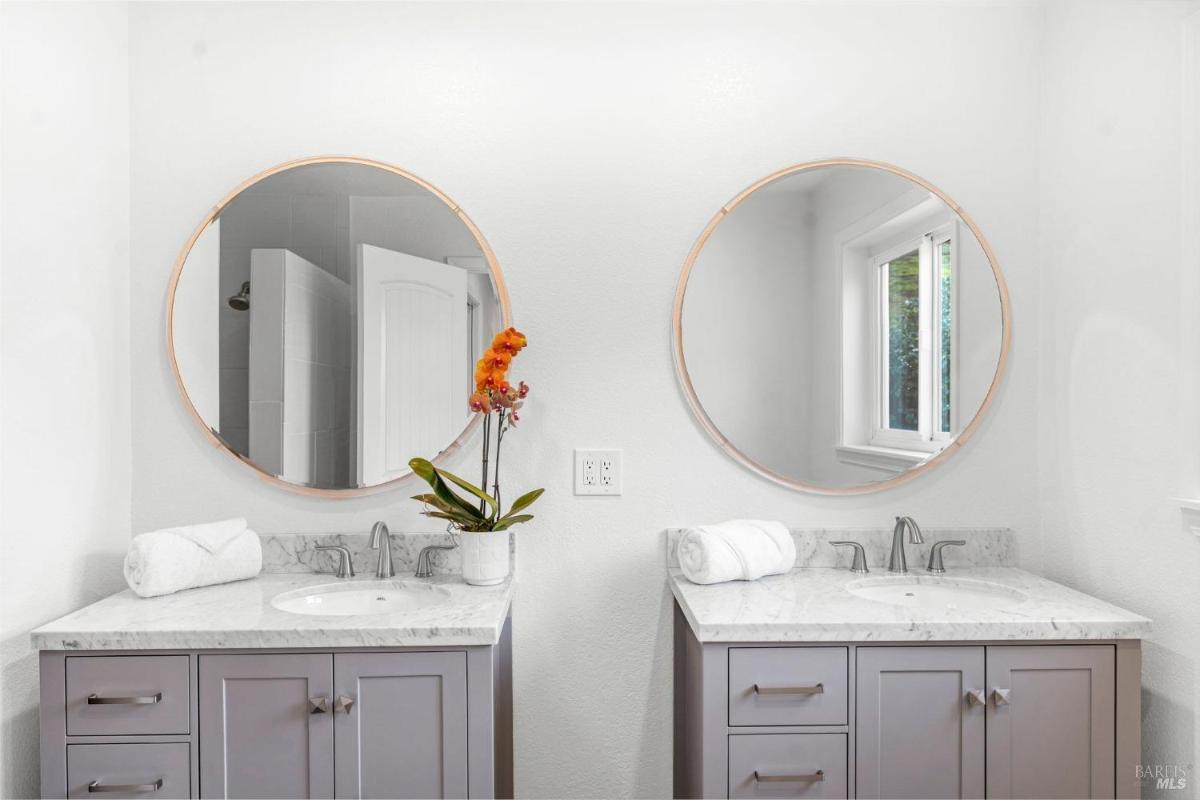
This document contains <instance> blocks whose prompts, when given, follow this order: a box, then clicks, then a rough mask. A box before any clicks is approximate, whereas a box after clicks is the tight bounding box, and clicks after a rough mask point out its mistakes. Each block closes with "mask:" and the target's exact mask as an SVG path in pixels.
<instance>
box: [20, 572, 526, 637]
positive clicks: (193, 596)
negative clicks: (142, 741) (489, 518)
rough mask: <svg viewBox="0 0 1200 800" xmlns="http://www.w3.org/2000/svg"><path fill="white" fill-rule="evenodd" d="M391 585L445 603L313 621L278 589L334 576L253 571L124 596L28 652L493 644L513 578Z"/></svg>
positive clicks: (55, 626) (84, 612) (68, 621)
mask: <svg viewBox="0 0 1200 800" xmlns="http://www.w3.org/2000/svg"><path fill="white" fill-rule="evenodd" d="M396 580H397V581H417V582H421V583H434V584H436V585H437V586H439V587H443V588H444V589H445V590H446V593H447V595H448V599H447V601H446V602H444V603H438V604H435V605H429V606H424V607H419V608H415V609H411V610H407V611H404V612H402V613H395V614H371V615H356V616H324V615H322V616H318V615H308V614H295V613H291V612H287V611H280V610H278V609H276V608H275V607H274V606H272V605H271V600H272V598H274V597H275V596H276V595H278V594H280V593H281V592H288V591H293V590H296V589H303V588H306V587H311V586H319V585H324V584H337V585H338V586H345V585H347V584H352V583H355V582H374V581H375V578H374V577H360V578H351V579H348V580H338V579H336V578H334V577H332V576H331V575H323V574H313V573H308V574H301V573H292V574H262V575H259V576H258V577H256V578H252V579H250V580H245V581H237V582H235V583H225V584H221V585H219V586H206V587H204V588H202V589H189V590H187V591H183V592H178V593H176V594H170V595H165V596H163V597H153V598H140V597H138V596H137V595H136V594H134V593H133V592H132V591H130V590H128V589H127V590H125V591H123V592H119V593H117V594H114V595H112V596H111V597H107V598H105V599H104V600H100V601H99V602H96V603H93V604H91V605H90V606H86V607H85V608H81V609H80V610H78V611H75V612H73V613H71V614H68V615H67V616H65V617H62V618H60V619H57V620H55V621H54V622H50V623H48V624H46V625H43V626H42V627H40V628H38V629H36V630H34V631H33V632H32V633H31V634H30V638H31V640H32V646H33V648H34V649H35V650H121V649H131V650H160V649H186V650H200V649H208V648H234V647H245V648H258V647H412V646H421V645H434V646H440V645H492V644H495V643H496V642H497V641H499V639H500V632H501V630H502V629H503V627H504V620H505V618H506V617H507V616H508V611H509V607H510V606H511V604H512V595H513V585H512V579H511V578H510V579H509V580H507V581H505V582H504V583H502V584H500V585H498V586H468V585H467V584H466V583H464V582H463V580H462V578H461V576H458V575H446V576H440V577H435V578H431V579H416V578H413V576H412V575H411V574H408V575H403V574H397V576H396Z"/></svg>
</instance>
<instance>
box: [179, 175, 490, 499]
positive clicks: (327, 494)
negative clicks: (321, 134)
mask: <svg viewBox="0 0 1200 800" xmlns="http://www.w3.org/2000/svg"><path fill="white" fill-rule="evenodd" d="M313 164H358V165H360V166H368V167H375V168H377V169H382V170H386V171H388V172H391V173H393V174H395V175H399V176H400V177H401V178H405V179H406V180H409V181H412V182H413V183H415V184H417V185H418V186H420V187H421V188H423V189H425V190H426V191H428V192H430V193H431V194H432V195H433V196H434V197H436V198H438V199H439V200H441V201H442V202H443V203H445V204H446V206H447V207H448V208H449V209H450V210H451V211H453V212H454V214H455V215H456V216H457V217H458V218H459V220H460V221H461V222H462V223H463V224H464V225H465V226H466V227H467V230H468V231H470V232H471V235H472V236H473V237H475V241H476V243H477V244H478V245H479V249H480V251H481V252H482V253H483V257H484V259H485V260H486V261H487V265H488V271H489V272H490V273H491V276H492V282H493V284H494V286H495V289H496V297H497V299H498V300H499V301H500V315H501V320H502V325H503V327H505V328H507V327H509V326H510V325H512V307H511V305H510V304H509V298H508V289H507V287H506V286H505V285H504V275H503V273H501V271H500V264H499V263H498V262H497V260H496V254H495V253H493V252H492V248H491V247H490V246H489V245H488V243H487V240H485V239H484V238H483V234H482V233H480V232H479V229H478V228H477V227H475V223H474V222H472V221H471V218H470V217H468V216H467V215H466V213H465V212H464V211H463V210H462V209H461V208H460V207H459V206H458V204H457V203H455V202H454V201H453V200H451V199H450V198H449V197H448V196H446V194H445V193H444V192H442V190H440V189H438V188H437V187H436V186H434V185H433V184H431V183H429V182H428V181H426V180H423V179H421V178H418V177H417V176H416V175H413V174H412V173H411V172H408V171H407V170H404V169H401V168H400V167H397V166H395V165H393V164H388V163H385V162H383V161H374V160H372V159H369V158H359V157H357V156H314V157H312V158H301V159H296V160H294V161H287V162H284V163H282V164H278V165H276V166H274V167H271V168H269V169H265V170H263V171H262V172H260V173H258V174H257V175H254V176H253V177H250V178H247V179H246V180H244V181H242V182H241V183H240V184H238V185H237V186H236V187H235V188H234V189H233V191H231V192H229V194H227V195H225V197H224V198H222V199H221V201H220V202H219V203H217V204H216V206H214V207H213V209H212V210H211V211H210V212H208V215H207V216H205V218H204V219H203V220H202V221H201V222H200V224H199V225H198V226H197V227H196V230H195V231H194V232H193V233H192V235H191V236H190V237H189V238H188V240H187V242H186V243H184V245H183V249H181V250H180V251H179V256H178V258H176V259H175V267H174V269H173V270H172V272H171V281H170V283H169V285H168V287H167V357H168V360H169V361H170V362H171V373H172V374H173V375H174V376H175V386H176V388H178V389H179V396H180V398H181V399H182V400H183V405H184V407H185V408H186V409H187V411H188V414H189V415H190V416H191V417H192V419H193V420H195V422H196V424H197V425H198V426H199V427H200V430H201V431H203V432H204V435H205V437H206V438H207V440H208V443H209V444H211V445H212V446H214V447H216V448H218V449H220V450H223V451H224V452H225V453H227V454H228V455H229V456H231V457H232V458H233V459H234V460H236V461H237V462H239V463H241V464H244V465H245V466H247V467H249V468H250V469H251V470H253V471H254V474H256V475H257V476H258V477H259V478H261V479H262V480H263V481H265V482H266V483H268V484H270V485H272V486H277V487H279V488H281V489H286V490H287V491H290V492H296V493H299V494H303V495H308V496H309V497H323V498H329V499H348V498H352V497H364V496H366V495H372V494H378V493H380V492H386V491H388V490H390V489H393V488H395V487H396V486H397V485H398V484H400V483H401V482H403V481H406V480H408V478H409V477H410V476H411V475H412V473H411V472H407V473H405V474H404V475H401V476H400V477H398V478H393V479H391V480H389V481H384V482H383V483H379V484H375V485H374V486H355V487H348V488H345V489H321V488H317V487H315V486H303V485H301V484H297V483H292V482H290V481H286V480H283V479H282V478H280V477H278V476H275V475H272V474H270V473H268V472H266V471H264V470H263V469H262V468H260V467H259V466H258V465H257V464H255V463H254V462H253V461H251V460H250V459H249V458H248V457H246V456H243V455H241V454H239V453H238V452H237V451H235V450H234V449H233V448H232V447H230V446H229V444H228V443H226V442H225V440H224V439H222V438H221V435H220V433H219V432H218V431H217V430H216V429H214V428H212V427H211V426H210V425H209V424H208V423H207V422H205V421H204V419H203V418H202V417H201V416H200V412H198V411H197V410H196V407H195V406H194V405H193V404H192V399H191V397H189V396H188V393H187V387H186V386H185V385H184V382H183V375H182V374H180V372H179V362H178V360H177V359H176V357H175V293H176V291H177V290H178V289H179V280H180V277H181V276H182V274H183V267H184V264H185V263H186V262H187V257H188V255H190V254H191V252H192V247H193V246H195V244H196V241H197V240H198V239H199V238H200V236H201V235H202V234H203V233H204V231H206V230H207V229H208V226H209V225H211V224H212V223H213V220H215V219H216V218H217V217H218V216H220V214H221V212H222V211H224V210H225V208H226V207H227V206H228V205H229V204H230V203H231V202H232V201H233V199H234V198H235V197H237V196H238V195H239V194H241V193H242V192H243V191H245V190H246V189H248V188H250V187H251V186H253V185H254V184H256V183H258V182H259V181H262V180H264V179H266V178H269V177H271V176H272V175H277V174H278V173H280V172H285V171H287V170H289V169H295V168H297V167H305V166H310V165H313ZM464 406H465V398H464ZM479 425H480V417H479V415H478V414H473V415H472V416H471V420H470V421H469V422H468V423H467V425H466V427H465V428H464V429H463V431H462V433H460V434H459V435H458V436H457V437H456V438H455V439H454V441H453V442H451V443H450V444H449V445H447V446H446V448H445V449H444V450H442V451H441V452H440V453H439V454H438V455H437V457H436V458H434V459H433V463H434V464H436V465H438V466H441V465H443V464H445V463H446V462H447V461H448V460H449V459H451V458H452V457H453V456H454V455H455V454H456V453H457V452H458V451H459V450H460V449H462V447H463V445H464V444H466V442H467V441H468V440H469V439H470V438H471V436H472V434H474V432H475V430H476V429H477V428H478V427H479Z"/></svg>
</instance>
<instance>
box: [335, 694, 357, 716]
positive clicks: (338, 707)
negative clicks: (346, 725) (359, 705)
mask: <svg viewBox="0 0 1200 800" xmlns="http://www.w3.org/2000/svg"><path fill="white" fill-rule="evenodd" d="M353 707H354V698H353V697H347V696H346V695H344V694H339V695H338V696H337V700H335V701H333V710H334V711H345V712H346V713H347V714H349V713H350V709H351V708H353Z"/></svg>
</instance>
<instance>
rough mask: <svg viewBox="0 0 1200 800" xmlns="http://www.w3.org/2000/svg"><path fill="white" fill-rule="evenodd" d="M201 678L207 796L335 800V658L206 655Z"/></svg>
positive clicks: (202, 763) (204, 791) (202, 770)
mask: <svg viewBox="0 0 1200 800" xmlns="http://www.w3.org/2000/svg"><path fill="white" fill-rule="evenodd" d="M199 679H200V681H199V689H198V694H199V712H200V795H201V797H206V798H209V797H220V798H225V797H237V798H260V797H261V798H283V797H291V798H302V797H309V798H331V797H333V698H332V694H333V692H332V689H333V656H332V655H330V654H328V653H325V654H291V653H285V654H270V655H202V656H200V665H199ZM322 708H324V710H321V709H322Z"/></svg>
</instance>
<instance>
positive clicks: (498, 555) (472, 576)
mask: <svg viewBox="0 0 1200 800" xmlns="http://www.w3.org/2000/svg"><path fill="white" fill-rule="evenodd" d="M458 544H459V546H460V547H461V548H462V572H463V580H465V581H466V582H467V583H469V584H471V585H472V586H495V585H496V584H497V583H502V582H503V581H504V579H505V578H507V577H508V531H493V532H489V533H460V534H459V535H458Z"/></svg>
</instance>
